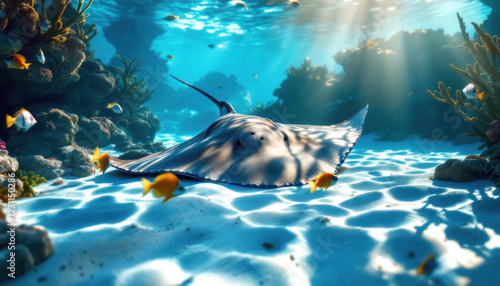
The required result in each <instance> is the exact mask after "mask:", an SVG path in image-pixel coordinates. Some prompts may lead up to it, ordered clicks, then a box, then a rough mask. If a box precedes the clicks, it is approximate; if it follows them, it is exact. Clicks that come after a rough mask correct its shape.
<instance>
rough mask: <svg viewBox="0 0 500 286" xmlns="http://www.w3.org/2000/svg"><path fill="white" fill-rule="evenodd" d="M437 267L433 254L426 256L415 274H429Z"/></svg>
mask: <svg viewBox="0 0 500 286" xmlns="http://www.w3.org/2000/svg"><path fill="white" fill-rule="evenodd" d="M436 267H437V263H436V258H435V257H434V255H433V254H431V255H429V256H427V258H426V259H425V260H424V262H422V264H420V265H419V266H418V268H417V275H422V274H431V273H432V271H434V269H435V268H436Z"/></svg>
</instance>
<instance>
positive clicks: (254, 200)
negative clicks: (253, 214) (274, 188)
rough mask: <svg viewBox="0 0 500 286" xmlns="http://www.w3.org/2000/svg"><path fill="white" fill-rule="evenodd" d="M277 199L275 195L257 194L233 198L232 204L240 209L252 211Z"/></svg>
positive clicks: (277, 200)
mask: <svg viewBox="0 0 500 286" xmlns="http://www.w3.org/2000/svg"><path fill="white" fill-rule="evenodd" d="M279 201H280V199H279V197H278V196H277V195H271V194H258V195H250V196H242V197H238V198H235V199H234V200H233V202H232V205H233V207H235V208H237V209H238V210H240V211H253V210H259V209H262V208H263V207H266V206H268V205H271V204H273V203H275V202H279Z"/></svg>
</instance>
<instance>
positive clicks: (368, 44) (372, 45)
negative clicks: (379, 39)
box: [366, 40, 377, 49]
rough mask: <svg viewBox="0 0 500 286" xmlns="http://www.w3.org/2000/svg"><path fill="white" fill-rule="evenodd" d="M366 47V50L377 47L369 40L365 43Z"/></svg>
mask: <svg viewBox="0 0 500 286" xmlns="http://www.w3.org/2000/svg"><path fill="white" fill-rule="evenodd" d="M366 45H367V46H368V48H370V49H373V48H375V47H376V46H377V43H375V42H374V41H372V40H369V41H368V42H366Z"/></svg>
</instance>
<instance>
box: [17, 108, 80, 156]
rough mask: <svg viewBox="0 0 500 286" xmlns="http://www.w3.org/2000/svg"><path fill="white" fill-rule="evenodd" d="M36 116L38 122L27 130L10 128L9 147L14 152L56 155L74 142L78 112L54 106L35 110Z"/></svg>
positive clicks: (25, 154) (18, 154)
mask: <svg viewBox="0 0 500 286" xmlns="http://www.w3.org/2000/svg"><path fill="white" fill-rule="evenodd" d="M32 113H33V112H32ZM34 117H35V118H36V120H37V121H38V123H37V124H35V125H34V126H33V127H32V128H31V129H30V130H28V131H27V132H17V131H15V130H10V139H9V148H10V150H11V151H12V153H13V154H15V155H17V156H30V155H34V154H40V155H42V156H44V157H55V156H54V153H55V152H56V150H57V149H58V148H60V147H64V146H67V145H72V144H73V143H74V139H75V135H76V133H77V131H78V125H77V122H78V116H76V114H71V113H66V112H65V111H63V110H60V109H56V108H53V109H50V110H49V111H46V112H44V111H38V112H35V113H34Z"/></svg>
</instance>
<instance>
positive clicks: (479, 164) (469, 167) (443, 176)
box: [434, 155, 488, 182]
mask: <svg viewBox="0 0 500 286" xmlns="http://www.w3.org/2000/svg"><path fill="white" fill-rule="evenodd" d="M487 164H488V160H487V159H485V158H482V157H480V156H477V155H469V156H467V157H465V159H464V160H463V161H461V160H458V159H448V160H446V162H444V164H440V165H438V166H437V167H436V170H435V172H434V179H436V180H441V181H453V182H471V181H476V180H481V179H486V170H485V168H486V166H487Z"/></svg>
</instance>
